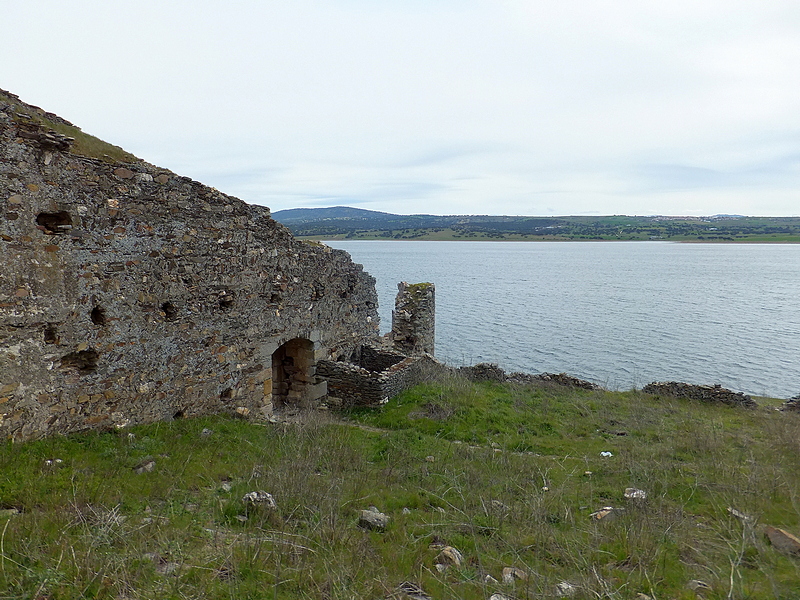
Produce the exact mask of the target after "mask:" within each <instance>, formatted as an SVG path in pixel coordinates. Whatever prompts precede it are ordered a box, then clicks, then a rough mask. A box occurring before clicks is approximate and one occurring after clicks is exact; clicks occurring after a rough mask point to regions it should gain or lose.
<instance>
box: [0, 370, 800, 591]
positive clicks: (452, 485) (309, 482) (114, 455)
mask: <svg viewBox="0 0 800 600" xmlns="http://www.w3.org/2000/svg"><path fill="white" fill-rule="evenodd" d="M760 402H761V403H762V404H764V405H765V406H763V407H761V408H756V409H745V408H735V407H731V406H724V405H710V404H699V403H695V402H692V401H688V400H677V399H671V398H664V397H657V396H650V395H646V394H642V393H641V392H636V391H632V392H624V393H621V392H605V391H600V390H594V391H592V390H584V389H576V388H569V387H560V386H552V385H546V384H541V383H540V384H539V385H512V384H497V383H469V382H467V381H464V380H459V379H452V380H447V381H442V382H438V383H435V382H432V383H431V384H429V385H426V386H422V387H419V388H416V389H414V390H411V391H409V392H406V393H405V394H403V395H401V396H400V397H398V398H396V399H394V400H392V401H390V402H389V403H388V404H387V405H386V406H385V407H383V408H382V409H375V410H362V411H360V412H354V413H349V414H345V415H342V416H340V417H331V416H330V415H329V414H328V413H314V414H311V415H307V416H306V417H305V419H304V420H303V422H302V423H291V422H284V423H277V424H267V425H266V426H264V425H260V424H253V423H249V422H247V421H244V420H238V419H231V418H226V417H207V418H199V419H177V420H174V421H172V422H164V423H159V424H153V425H146V426H137V427H132V428H126V429H122V430H118V431H109V432H106V433H98V432H95V433H86V434H82V435H72V436H69V437H54V438H49V439H45V440H41V441H36V442H29V443H26V444H18V445H5V446H3V448H2V449H0V472H1V473H2V476H0V502H2V508H3V512H2V513H1V514H2V516H0V527H1V528H2V536H1V537H0V567H1V568H0V590H3V592H2V593H0V597H3V598H38V599H44V598H52V599H67V598H115V599H120V598H125V599H130V600H133V599H142V600H144V599H148V600H156V599H162V598H209V599H211V598H290V599H294V598H297V599H300V598H323V599H340V598H341V599H350V598H376V599H377V598H396V599H398V600H400V599H405V598H412V599H415V600H420V599H426V598H432V599H446V598H464V599H476V600H477V599H480V600H485V599H487V598H490V597H493V598H494V599H495V600H501V598H508V599H511V598H531V599H533V598H554V597H557V596H561V597H571V598H576V599H579V600H582V599H585V600H588V599H597V598H608V599H620V600H626V599H631V600H632V599H637V600H645V599H646V598H651V599H672V600H678V599H683V600H689V599H696V598H706V599H709V600H711V599H719V600H721V599H723V598H736V599H748V598H749V599H759V598H781V599H785V600H789V599H796V598H798V597H800V556H792V555H790V554H787V553H786V551H785V549H782V546H779V545H771V544H770V542H769V539H768V537H767V533H771V534H772V535H775V534H774V530H770V529H767V528H766V526H774V527H777V528H780V529H784V530H787V531H788V532H792V533H794V534H798V533H800V510H798V498H797V490H798V489H800V415H798V414H796V413H795V414H793V413H781V412H776V411H775V410H773V408H771V407H770V406H769V403H768V402H765V401H764V400H760ZM627 488H633V489H634V490H641V493H640V492H635V491H631V490H628V495H629V496H631V497H630V498H627V499H626V497H625V495H626V489H627ZM261 492H263V493H261ZM267 494H270V495H271V496H267ZM273 501H274V504H273ZM371 506H374V507H375V508H376V509H377V510H378V512H380V513H383V514H384V515H386V516H388V518H389V519H388V522H385V523H383V524H381V523H380V522H378V521H376V520H375V519H379V518H380V517H379V515H374V514H372V515H371V514H369V513H362V511H365V510H367V509H369V508H370V507H371ZM604 507H611V508H610V509H608V508H604ZM360 519H372V520H371V521H367V520H364V521H363V523H362V525H361V526H359V521H360ZM368 523H372V524H371V525H369V524H368ZM775 540H776V544H780V540H779V539H778V538H775ZM494 594H499V596H497V595H494Z"/></svg>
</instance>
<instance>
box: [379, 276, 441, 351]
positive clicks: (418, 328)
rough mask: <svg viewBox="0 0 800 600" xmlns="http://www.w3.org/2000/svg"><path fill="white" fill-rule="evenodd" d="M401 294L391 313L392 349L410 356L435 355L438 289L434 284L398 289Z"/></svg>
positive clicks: (405, 285) (405, 284) (403, 285)
mask: <svg viewBox="0 0 800 600" xmlns="http://www.w3.org/2000/svg"><path fill="white" fill-rule="evenodd" d="M397 288H398V292H397V298H396V299H395V304H394V310H393V311H392V330H391V332H389V337H390V342H391V344H392V345H393V347H394V348H395V349H396V350H398V351H400V352H402V353H404V354H408V355H417V354H430V355H431V356H433V355H434V341H435V337H436V336H435V323H436V288H435V287H434V285H433V284H432V283H406V282H405V281H403V282H401V283H399V284H398V285H397Z"/></svg>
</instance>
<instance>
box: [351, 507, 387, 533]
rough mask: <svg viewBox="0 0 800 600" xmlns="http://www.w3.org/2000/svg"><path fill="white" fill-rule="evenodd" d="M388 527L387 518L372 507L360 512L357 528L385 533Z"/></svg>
mask: <svg viewBox="0 0 800 600" xmlns="http://www.w3.org/2000/svg"><path fill="white" fill-rule="evenodd" d="M388 525H389V516H388V515H385V514H383V513H382V512H381V511H380V510H378V509H377V508H375V507H374V506H370V507H369V508H368V509H366V510H362V511H361V514H360V515H359V517H358V526H359V527H361V528H362V529H369V530H372V531H385V530H386V527H387V526H388Z"/></svg>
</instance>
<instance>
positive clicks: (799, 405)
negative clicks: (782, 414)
mask: <svg viewBox="0 0 800 600" xmlns="http://www.w3.org/2000/svg"><path fill="white" fill-rule="evenodd" d="M781 410H788V411H790V412H796V413H800V394H798V395H797V396H792V397H791V398H789V399H788V400H787V401H786V402H784V403H783V406H782V407H781Z"/></svg>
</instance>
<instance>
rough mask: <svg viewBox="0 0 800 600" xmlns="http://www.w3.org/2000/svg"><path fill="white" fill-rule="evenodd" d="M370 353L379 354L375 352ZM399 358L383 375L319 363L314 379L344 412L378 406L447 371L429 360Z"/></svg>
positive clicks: (324, 361)
mask: <svg viewBox="0 0 800 600" xmlns="http://www.w3.org/2000/svg"><path fill="white" fill-rule="evenodd" d="M370 351H371V352H377V353H381V352H380V351H376V350H375V349H371V350H370ZM387 354H391V353H387ZM395 356H399V355H395ZM401 358H402V360H400V361H399V362H396V363H394V364H392V365H391V366H390V367H389V368H388V369H385V370H383V371H372V370H370V369H366V368H364V367H360V366H358V365H355V364H353V363H346V362H336V361H330V360H321V361H319V362H318V363H317V376H319V377H321V378H323V379H325V380H326V381H327V383H328V396H329V398H330V400H331V404H333V405H336V406H341V407H342V408H347V407H351V406H379V405H381V404H384V403H386V402H387V401H388V400H389V399H390V398H393V397H394V396H397V395H398V394H399V393H400V392H402V391H404V390H406V389H408V388H410V387H413V386H415V385H418V384H420V383H424V382H426V381H430V380H431V379H434V378H435V377H436V376H437V375H440V374H442V373H445V372H447V371H449V369H448V368H447V367H446V366H444V365H443V364H441V363H439V362H438V361H436V360H435V359H433V358H431V357H430V356H408V357H401Z"/></svg>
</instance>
